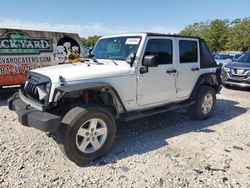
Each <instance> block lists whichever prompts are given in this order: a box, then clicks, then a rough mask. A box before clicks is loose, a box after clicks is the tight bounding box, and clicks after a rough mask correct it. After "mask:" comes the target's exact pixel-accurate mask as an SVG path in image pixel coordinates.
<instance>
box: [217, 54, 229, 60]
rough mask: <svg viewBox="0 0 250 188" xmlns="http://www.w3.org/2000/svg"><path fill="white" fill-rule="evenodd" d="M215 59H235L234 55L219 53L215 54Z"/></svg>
mask: <svg viewBox="0 0 250 188" xmlns="http://www.w3.org/2000/svg"><path fill="white" fill-rule="evenodd" d="M215 59H233V56H231V55H227V54H218V55H216V56H215Z"/></svg>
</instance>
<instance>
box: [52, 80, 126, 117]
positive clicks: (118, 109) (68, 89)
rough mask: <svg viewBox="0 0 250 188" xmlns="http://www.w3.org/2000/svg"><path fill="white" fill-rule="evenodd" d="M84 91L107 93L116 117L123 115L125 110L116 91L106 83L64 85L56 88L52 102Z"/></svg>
mask: <svg viewBox="0 0 250 188" xmlns="http://www.w3.org/2000/svg"><path fill="white" fill-rule="evenodd" d="M84 90H98V91H103V92H106V91H107V92H108V93H109V94H110V95H111V97H112V100H113V102H114V107H115V113H116V115H119V114H120V113H123V112H125V111H126V108H125V106H124V104H123V102H122V100H121V98H120V96H119V94H118V92H117V91H116V89H115V88H114V87H113V86H112V85H110V84H109V83H106V82H92V83H80V84H74V85H65V86H61V87H58V88H56V90H55V93H54V96H53V101H55V102H56V101H59V100H60V99H62V98H63V97H64V96H65V95H66V94H69V93H73V92H81V91H84Z"/></svg>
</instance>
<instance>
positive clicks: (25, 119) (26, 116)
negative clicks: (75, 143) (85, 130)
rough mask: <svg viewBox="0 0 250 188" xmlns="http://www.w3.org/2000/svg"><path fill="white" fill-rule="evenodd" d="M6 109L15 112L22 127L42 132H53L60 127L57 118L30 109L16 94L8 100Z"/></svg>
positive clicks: (58, 118) (59, 119)
mask: <svg viewBox="0 0 250 188" xmlns="http://www.w3.org/2000/svg"><path fill="white" fill-rule="evenodd" d="M8 107H9V109H10V110H12V111H15V112H16V114H17V116H18V121H19V123H21V124H22V125H24V126H28V127H34V128H36V129H39V130H41V131H44V132H54V131H56V130H57V128H58V127H59V126H60V123H61V118H60V117H59V116H56V115H54V114H51V113H48V112H42V111H39V110H37V109H35V108H33V107H31V106H30V105H29V104H26V103H25V102H24V101H23V100H22V99H21V98H20V96H19V94H18V93H15V94H14V95H13V96H12V97H10V98H9V99H8Z"/></svg>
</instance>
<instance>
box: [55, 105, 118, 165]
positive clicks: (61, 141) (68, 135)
mask: <svg viewBox="0 0 250 188" xmlns="http://www.w3.org/2000/svg"><path fill="white" fill-rule="evenodd" d="M91 118H98V119H101V120H102V121H104V122H105V123H106V125H107V130H108V131H107V138H106V140H105V142H104V144H103V145H102V147H101V148H100V149H98V150H97V151H95V152H94V153H83V152H81V151H80V150H79V149H78V147H77V145H76V137H77V131H78V129H79V128H80V127H81V125H82V123H84V122H86V121H88V120H89V119H91ZM115 134H116V123H115V120H114V117H113V115H112V113H110V111H109V110H108V109H106V108H104V107H100V106H91V107H89V108H88V107H87V108H82V107H74V108H72V109H71V110H70V111H69V112H68V113H67V114H66V115H65V116H64V117H63V119H62V123H61V125H60V127H59V129H58V130H57V132H56V136H55V138H56V141H57V143H58V145H59V146H60V149H61V150H62V152H63V153H64V155H66V157H67V158H68V159H69V160H71V161H72V162H74V163H75V164H77V165H79V166H80V165H84V164H87V163H89V162H91V161H94V160H96V159H99V158H101V157H103V156H104V155H105V154H106V153H107V152H109V150H110V149H111V147H112V143H113V142H114V139H115Z"/></svg>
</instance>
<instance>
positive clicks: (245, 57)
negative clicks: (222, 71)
mask: <svg viewBox="0 0 250 188" xmlns="http://www.w3.org/2000/svg"><path fill="white" fill-rule="evenodd" d="M237 62H243V63H250V52H247V53H245V54H244V55H242V56H241V57H240V58H239V59H238V60H237Z"/></svg>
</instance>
